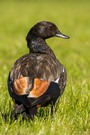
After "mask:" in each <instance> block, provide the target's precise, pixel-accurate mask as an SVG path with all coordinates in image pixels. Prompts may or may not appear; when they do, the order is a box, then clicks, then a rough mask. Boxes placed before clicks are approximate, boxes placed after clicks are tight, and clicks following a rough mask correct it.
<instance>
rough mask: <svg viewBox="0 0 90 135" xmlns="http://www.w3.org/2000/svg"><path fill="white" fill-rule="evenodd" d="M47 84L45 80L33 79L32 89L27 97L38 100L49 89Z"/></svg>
mask: <svg viewBox="0 0 90 135" xmlns="http://www.w3.org/2000/svg"><path fill="white" fill-rule="evenodd" d="M49 84H50V83H49V82H47V81H46V80H40V79H39V78H35V79H34V86H33V89H32V90H31V91H30V93H29V95H28V97H32V98H38V97H40V96H42V95H43V94H44V93H45V92H46V91H47V89H48V87H49Z"/></svg>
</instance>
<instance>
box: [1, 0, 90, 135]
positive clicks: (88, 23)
mask: <svg viewBox="0 0 90 135" xmlns="http://www.w3.org/2000/svg"><path fill="white" fill-rule="evenodd" d="M40 20H48V21H52V22H54V23H55V24H57V26H58V27H59V28H60V30H61V31H62V32H63V33H65V34H68V35H69V36H70V37H71V39H70V40H63V39H58V38H52V39H49V40H48V41H47V42H48V44H49V45H50V47H52V49H53V50H54V52H55V54H56V56H57V58H58V59H59V60H60V61H61V62H62V63H63V64H64V65H65V67H66V69H67V74H68V81H67V87H66V90H65V92H64V94H63V95H62V97H61V99H60V102H59V104H58V108H57V112H56V113H55V114H54V119H53V120H52V119H51V118H50V116H48V117H47V118H46V115H47V111H49V107H48V108H47V109H43V110H41V111H42V113H43V116H42V115H40V112H41V111H40V110H39V111H38V117H35V119H34V121H31V122H29V121H21V118H19V119H18V120H17V121H14V122H11V123H10V115H9V114H10V111H11V110H12V106H13V103H12V100H11V98H10V97H9V94H8V91H7V76H8V72H9V70H10V68H11V66H12V64H13V62H14V61H15V60H16V59H17V58H19V57H20V56H22V55H23V54H25V53H27V52H28V49H27V47H26V41H25V36H26V34H27V32H28V30H29V29H30V27H31V26H32V25H34V24H35V23H36V22H38V21H40ZM0 110H1V111H2V113H6V115H7V122H4V121H3V119H2V117H1V115H0V135H29V134H30V135H90V1H89V0H82V1H81V0H79V1H77V0H76V1H72V0H67V1H66V2H65V1H61V2H60V1H59V0H55V1H54V0H53V1H50V0H49V1H48V0H46V1H39V0H38V1H32V0H31V1H28V0H26V1H25V0H22V1H20V0H16V1H13V0H12V1H9V0H7V1H0Z"/></svg>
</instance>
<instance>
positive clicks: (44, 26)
mask: <svg viewBox="0 0 90 135" xmlns="http://www.w3.org/2000/svg"><path fill="white" fill-rule="evenodd" d="M32 36H36V37H40V38H42V39H44V40H45V39H47V38H50V37H55V36H56V37H61V38H65V39H68V38H69V36H66V35H64V34H62V33H61V32H60V31H59V29H58V28H57V26H56V25H55V24H54V23H52V22H47V21H41V22H39V23H37V24H35V25H34V26H33V27H32V28H31V29H30V31H29V32H28V34H27V37H26V40H27V42H29V40H30V39H31V37H32Z"/></svg>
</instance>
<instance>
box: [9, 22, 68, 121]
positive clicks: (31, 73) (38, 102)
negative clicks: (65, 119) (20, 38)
mask: <svg viewBox="0 0 90 135" xmlns="http://www.w3.org/2000/svg"><path fill="white" fill-rule="evenodd" d="M51 37H59V38H64V39H69V38H70V37H69V36H67V35H65V34H63V33H61V31H60V30H59V29H58V27H57V26H56V25H55V24H54V23H52V22H49V21H40V22H38V23H36V24H35V25H34V26H33V27H32V28H31V29H30V30H29V32H28V34H27V36H26V41H27V47H28V49H29V53H27V54H25V55H24V56H22V57H20V58H19V59H17V60H16V61H15V63H14V64H13V66H12V68H11V70H10V72H9V75H8V81H7V85H8V92H9V95H10V97H11V98H12V100H13V103H14V104H13V111H12V118H14V119H17V118H18V116H19V115H22V117H23V118H28V119H34V116H36V115H37V110H38V108H40V107H46V106H48V105H50V106H51V114H53V110H54V108H55V106H56V103H57V102H58V100H59V98H60V96H61V95H62V93H63V92H64V90H65V87H66V82H67V72H66V69H65V67H64V65H63V64H61V63H60V61H59V60H58V59H57V58H56V56H55V53H54V52H53V50H52V49H51V48H50V47H49V46H48V44H47V43H46V40H47V39H48V38H51Z"/></svg>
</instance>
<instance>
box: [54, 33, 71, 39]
mask: <svg viewBox="0 0 90 135" xmlns="http://www.w3.org/2000/svg"><path fill="white" fill-rule="evenodd" d="M55 36H56V37H60V38H64V39H69V38H70V37H69V36H67V35H64V34H63V33H61V32H60V31H58V32H57V33H56V34H55Z"/></svg>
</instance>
